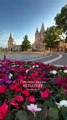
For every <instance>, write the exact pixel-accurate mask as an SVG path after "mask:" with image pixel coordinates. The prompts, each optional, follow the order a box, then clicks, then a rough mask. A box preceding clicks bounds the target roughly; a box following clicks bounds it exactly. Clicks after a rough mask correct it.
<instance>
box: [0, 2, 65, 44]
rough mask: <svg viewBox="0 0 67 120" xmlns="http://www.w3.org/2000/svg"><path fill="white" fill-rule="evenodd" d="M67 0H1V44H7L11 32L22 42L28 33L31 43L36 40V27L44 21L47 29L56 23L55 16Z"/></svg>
mask: <svg viewBox="0 0 67 120" xmlns="http://www.w3.org/2000/svg"><path fill="white" fill-rule="evenodd" d="M65 4H67V0H0V46H2V45H3V46H7V41H8V38H9V34H10V32H11V33H12V36H13V38H14V39H15V41H16V44H21V43H22V40H23V37H24V36H25V35H26V34H27V35H28V38H29V40H30V42H31V43H33V42H34V40H35V35H34V34H35V30H36V27H38V28H39V30H40V27H41V24H42V22H44V26H45V29H46V28H47V27H50V26H52V25H54V23H55V22H54V17H55V16H56V14H57V13H59V12H60V10H61V8H62V7H63V6H64V5H65Z"/></svg>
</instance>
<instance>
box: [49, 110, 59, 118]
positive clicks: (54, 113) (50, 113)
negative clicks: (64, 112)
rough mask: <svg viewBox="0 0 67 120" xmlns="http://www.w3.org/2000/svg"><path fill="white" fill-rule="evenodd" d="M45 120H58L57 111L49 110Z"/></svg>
mask: <svg viewBox="0 0 67 120" xmlns="http://www.w3.org/2000/svg"><path fill="white" fill-rule="evenodd" d="M47 120H58V110H57V109H54V108H52V109H49V110H48V116H47Z"/></svg>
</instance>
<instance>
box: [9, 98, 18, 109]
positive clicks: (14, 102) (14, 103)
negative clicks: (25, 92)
mask: <svg viewBox="0 0 67 120" xmlns="http://www.w3.org/2000/svg"><path fill="white" fill-rule="evenodd" d="M10 104H11V105H12V106H14V107H15V108H17V109H18V108H19V105H18V103H16V100H15V99H12V100H11V102H10Z"/></svg>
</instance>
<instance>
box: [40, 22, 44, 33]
mask: <svg viewBox="0 0 67 120" xmlns="http://www.w3.org/2000/svg"><path fill="white" fill-rule="evenodd" d="M44 32H45V28H44V23H42V26H41V30H40V33H41V34H43V33H44Z"/></svg>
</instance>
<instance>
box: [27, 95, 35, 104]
mask: <svg viewBox="0 0 67 120" xmlns="http://www.w3.org/2000/svg"><path fill="white" fill-rule="evenodd" d="M27 100H28V102H31V103H34V102H35V97H34V96H32V95H30V96H28V97H27Z"/></svg>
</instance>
